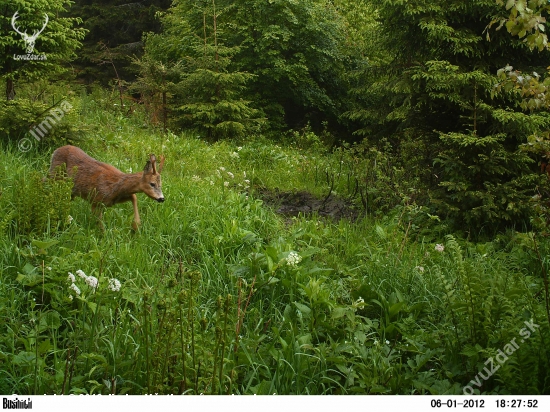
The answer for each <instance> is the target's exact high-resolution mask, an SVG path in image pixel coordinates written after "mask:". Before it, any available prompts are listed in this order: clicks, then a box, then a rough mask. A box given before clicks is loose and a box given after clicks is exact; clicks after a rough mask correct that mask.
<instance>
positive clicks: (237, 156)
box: [229, 152, 239, 159]
mask: <svg viewBox="0 0 550 412" xmlns="http://www.w3.org/2000/svg"><path fill="white" fill-rule="evenodd" d="M229 157H231V158H233V159H238V158H239V154H238V153H237V152H233V153H231V154H230V155H229Z"/></svg>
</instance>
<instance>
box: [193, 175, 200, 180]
mask: <svg viewBox="0 0 550 412" xmlns="http://www.w3.org/2000/svg"><path fill="white" fill-rule="evenodd" d="M191 180H193V182H200V180H201V178H200V177H199V176H197V175H193V177H192V178H191Z"/></svg>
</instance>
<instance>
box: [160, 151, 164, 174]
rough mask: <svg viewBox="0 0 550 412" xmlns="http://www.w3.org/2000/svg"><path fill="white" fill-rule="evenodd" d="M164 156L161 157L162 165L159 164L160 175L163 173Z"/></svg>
mask: <svg viewBox="0 0 550 412" xmlns="http://www.w3.org/2000/svg"><path fill="white" fill-rule="evenodd" d="M164 159H165V157H164V155H161V156H160V164H159V173H162V169H163V168H164Z"/></svg>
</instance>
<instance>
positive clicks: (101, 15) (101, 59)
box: [68, 0, 171, 86]
mask: <svg viewBox="0 0 550 412" xmlns="http://www.w3.org/2000/svg"><path fill="white" fill-rule="evenodd" d="M170 3H171V1H170V0H148V1H147V2H129V1H127V0H95V1H87V0H74V1H73V5H72V7H71V8H70V9H69V10H68V15H70V16H71V17H77V18H79V19H81V21H82V24H83V26H84V27H85V28H86V30H87V34H86V37H85V38H83V39H82V48H81V49H80V51H79V53H78V56H77V58H76V59H75V62H74V63H73V65H74V67H75V68H76V72H77V75H78V77H79V78H80V79H84V80H85V81H86V82H88V83H92V82H99V83H101V84H102V85H104V86H107V85H109V84H110V83H111V81H112V79H114V78H117V77H119V76H120V79H122V80H124V81H128V82H129V81H132V80H134V78H135V72H134V71H133V70H132V68H131V63H132V60H133V59H134V58H135V56H142V55H143V49H144V44H143V41H142V40H143V39H142V37H143V33H148V32H155V33H156V32H159V31H160V28H161V27H160V21H159V18H158V16H159V15H160V14H161V13H163V12H164V11H165V10H167V9H168V7H169V6H170ZM105 46H107V48H106V47H105ZM113 65H114V67H115V68H114V69H113ZM115 70H116V71H115Z"/></svg>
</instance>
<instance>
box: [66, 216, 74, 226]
mask: <svg viewBox="0 0 550 412" xmlns="http://www.w3.org/2000/svg"><path fill="white" fill-rule="evenodd" d="M72 221H73V217H72V216H71V215H69V216H68V217H67V224H69V223H71V222H72Z"/></svg>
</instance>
